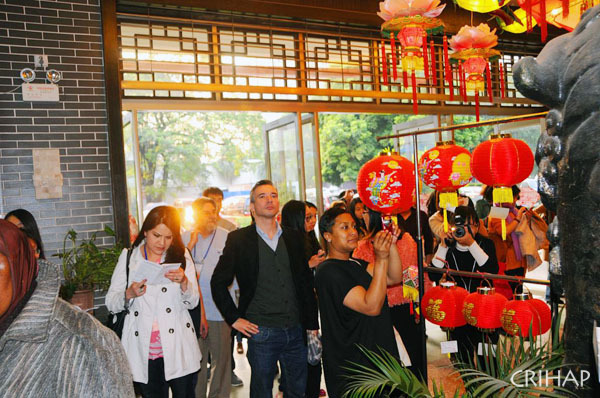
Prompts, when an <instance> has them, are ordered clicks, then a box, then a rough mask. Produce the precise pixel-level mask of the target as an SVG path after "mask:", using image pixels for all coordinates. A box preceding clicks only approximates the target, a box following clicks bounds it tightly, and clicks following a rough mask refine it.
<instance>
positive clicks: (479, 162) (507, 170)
mask: <svg viewBox="0 0 600 398" xmlns="http://www.w3.org/2000/svg"><path fill="white" fill-rule="evenodd" d="M531 170H533V152H531V149H530V148H529V146H528V145H527V144H526V143H525V141H522V140H518V139H516V138H512V137H511V135H510V134H500V135H492V136H490V139H489V140H487V141H484V142H482V143H481V144H479V145H477V147H476V148H475V149H474V150H473V153H472V155H471V171H472V172H473V176H474V177H475V178H477V179H478V180H479V181H480V182H482V183H484V184H486V185H488V186H491V187H493V188H494V189H493V202H494V204H502V203H509V204H512V203H513V196H512V189H511V187H512V186H513V185H516V184H518V183H520V182H521V181H523V180H524V179H526V178H527V177H529V174H530V173H531ZM502 238H503V239H506V223H505V221H504V220H502Z"/></svg>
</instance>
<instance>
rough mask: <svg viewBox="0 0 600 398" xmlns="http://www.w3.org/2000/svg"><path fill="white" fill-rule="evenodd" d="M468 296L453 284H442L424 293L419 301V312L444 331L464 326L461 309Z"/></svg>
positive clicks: (463, 290)
mask: <svg viewBox="0 0 600 398" xmlns="http://www.w3.org/2000/svg"><path fill="white" fill-rule="evenodd" d="M468 294H469V292H467V291H466V290H465V289H463V288H462V287H460V286H456V283H454V282H449V281H448V282H442V283H440V285H439V286H435V287H432V288H431V289H429V290H428V291H427V292H426V293H425V295H424V296H423V300H421V312H422V313H423V314H424V315H425V318H426V319H427V320H428V321H430V322H431V323H433V324H436V325H439V326H441V327H442V328H444V329H454V328H456V327H460V326H464V325H466V323H467V321H466V320H465V317H464V315H463V314H462V308H463V302H464V300H465V297H467V295H468Z"/></svg>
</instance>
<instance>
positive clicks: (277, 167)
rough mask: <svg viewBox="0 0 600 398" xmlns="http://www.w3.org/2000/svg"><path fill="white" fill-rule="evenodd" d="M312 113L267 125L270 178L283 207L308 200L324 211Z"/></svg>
mask: <svg viewBox="0 0 600 398" xmlns="http://www.w3.org/2000/svg"><path fill="white" fill-rule="evenodd" d="M315 120H316V118H315V116H314V114H312V113H305V114H301V113H295V114H290V115H286V116H284V117H282V118H279V119H277V120H275V121H272V122H270V123H268V124H266V125H265V127H264V132H265V133H264V134H265V152H266V155H267V156H266V158H267V170H268V177H269V179H270V180H271V181H273V183H274V184H275V186H276V187H277V190H278V191H279V201H280V203H281V205H283V204H285V203H286V202H287V201H289V200H291V199H296V200H308V201H310V202H313V203H315V204H316V205H317V206H318V207H320V208H322V196H323V195H322V189H321V176H320V162H319V160H320V156H319V149H318V145H317V142H318V139H317V126H316V123H315Z"/></svg>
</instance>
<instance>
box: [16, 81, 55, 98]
mask: <svg viewBox="0 0 600 398" xmlns="http://www.w3.org/2000/svg"><path fill="white" fill-rule="evenodd" d="M21 89H22V90H23V101H44V102H58V101H59V96H58V86H57V85H56V84H35V83H23V85H22V86H21Z"/></svg>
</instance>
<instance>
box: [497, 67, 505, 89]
mask: <svg viewBox="0 0 600 398" xmlns="http://www.w3.org/2000/svg"><path fill="white" fill-rule="evenodd" d="M498 72H500V98H504V97H505V92H504V88H505V87H504V65H503V64H502V62H498Z"/></svg>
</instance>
